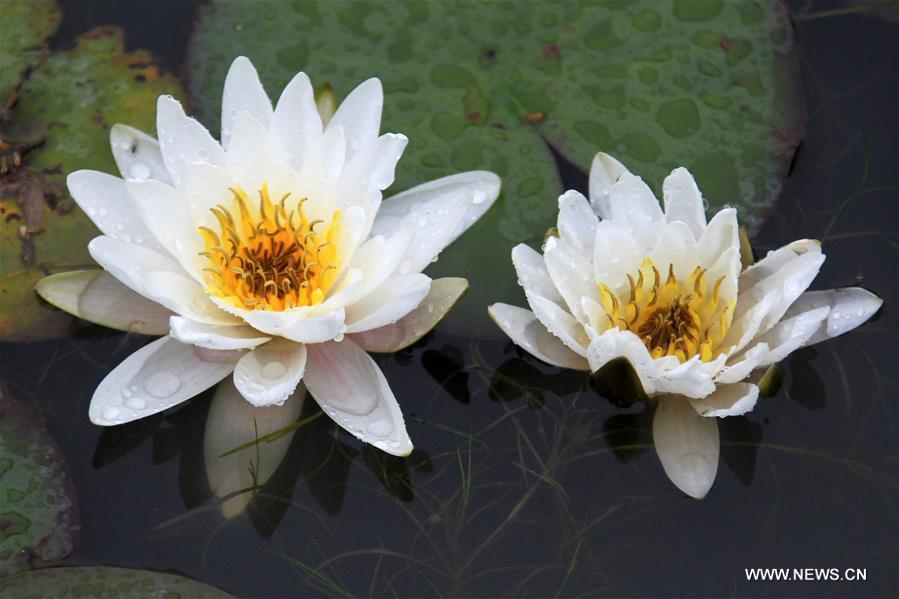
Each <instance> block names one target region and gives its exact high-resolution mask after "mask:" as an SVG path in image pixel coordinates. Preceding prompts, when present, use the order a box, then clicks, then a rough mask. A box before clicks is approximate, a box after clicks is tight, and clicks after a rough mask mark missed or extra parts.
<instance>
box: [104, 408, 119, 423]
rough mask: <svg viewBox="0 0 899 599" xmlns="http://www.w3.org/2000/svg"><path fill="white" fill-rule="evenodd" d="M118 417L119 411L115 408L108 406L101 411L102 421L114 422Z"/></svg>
mask: <svg viewBox="0 0 899 599" xmlns="http://www.w3.org/2000/svg"><path fill="white" fill-rule="evenodd" d="M118 416H119V409H118V408H116V407H115V406H110V407H108V408H106V409H105V410H103V419H104V420H115V419H116V418H118Z"/></svg>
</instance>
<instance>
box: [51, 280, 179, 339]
mask: <svg viewBox="0 0 899 599" xmlns="http://www.w3.org/2000/svg"><path fill="white" fill-rule="evenodd" d="M35 291H37V292H38V294H40V296H41V297H42V298H44V299H45V300H47V301H48V302H50V303H51V304H53V305H54V306H56V307H57V308H59V309H61V310H65V311H66V312H68V313H69V314H73V315H74V316H77V317H78V318H82V319H84V320H88V321H90V322H93V323H96V324H99V325H103V326H104V327H109V328H112V329H118V330H120V331H129V332H132V333H140V334H142V335H165V334H166V333H168V331H169V316H171V315H172V312H171V311H170V310H167V309H166V308H164V307H162V306H161V305H159V304H157V303H156V302H154V301H151V300H149V299H147V298H145V297H143V296H142V295H138V294H137V293H135V292H134V291H132V290H131V289H129V288H128V287H126V286H125V285H123V284H122V283H120V282H119V281H118V280H117V279H116V278H115V277H113V276H112V275H111V274H109V273H108V272H106V271H103V270H75V271H71V272H61V273H57V274H55V275H50V276H49V277H44V278H43V279H41V280H40V281H38V283H37V285H35Z"/></svg>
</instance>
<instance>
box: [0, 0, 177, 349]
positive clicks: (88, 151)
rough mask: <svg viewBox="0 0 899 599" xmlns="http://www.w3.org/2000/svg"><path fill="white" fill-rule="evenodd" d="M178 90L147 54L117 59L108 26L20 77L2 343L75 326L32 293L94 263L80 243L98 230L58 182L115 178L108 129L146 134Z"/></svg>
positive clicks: (10, 149)
mask: <svg viewBox="0 0 899 599" xmlns="http://www.w3.org/2000/svg"><path fill="white" fill-rule="evenodd" d="M26 4H31V3H26ZM38 6H43V3H40V4H38ZM4 8H5V5H4ZM4 19H6V12H5V11H4ZM30 23H31V21H28V20H25V21H22V22H20V23H19V26H20V27H23V28H27V27H29V24H30ZM10 27H11V26H10ZM179 90H180V88H179V86H178V83H177V82H176V80H175V79H174V78H173V77H172V76H171V75H168V74H165V73H163V72H161V71H160V69H159V67H157V66H156V65H155V64H154V62H153V59H152V57H151V56H150V55H149V54H148V53H147V52H144V51H141V50H138V51H135V52H125V47H124V43H123V38H122V32H121V31H120V30H119V29H116V28H113V27H101V28H97V29H94V30H91V31H89V32H87V33H85V34H84V35H82V36H81V37H80V38H79V39H78V41H77V42H76V44H75V47H74V48H73V49H72V50H69V51H65V52H56V53H54V54H51V55H50V56H48V57H47V58H46V60H44V61H43V62H41V63H40V64H39V65H38V66H37V67H36V68H35V69H33V70H32V71H31V72H30V73H29V74H28V77H27V79H26V80H25V81H24V82H23V84H22V87H21V90H20V94H19V97H18V102H17V103H16V104H15V106H14V107H13V109H12V110H11V111H10V114H9V115H8V116H9V123H8V124H7V125H5V126H4V127H3V136H4V139H3V141H5V142H6V144H8V146H7V147H6V148H5V149H4V152H5V153H6V155H7V156H12V154H13V153H14V152H17V153H18V154H19V155H20V156H21V158H22V160H21V165H20V166H14V167H13V168H12V169H11V171H10V172H9V173H7V174H5V175H3V177H2V178H0V215H2V219H0V227H2V236H0V255H2V256H3V260H2V261H0V297H3V302H2V303H0V339H2V340H4V341H31V340H36V339H46V338H51V337H56V336H59V335H62V334H65V333H67V332H69V331H71V329H72V328H73V326H74V324H75V320H74V319H73V318H72V317H71V316H69V315H68V314H65V313H63V312H60V311H56V310H52V309H51V308H49V307H47V305H46V304H44V303H42V302H41V300H39V298H38V297H37V296H36V295H35V293H34V284H35V283H36V282H37V281H38V280H39V279H40V278H41V277H43V276H44V275H47V274H51V273H54V272H60V271H65V270H72V269H77V268H85V267H90V266H93V261H92V260H91V258H90V256H89V255H88V252H87V242H88V241H89V240H90V239H91V238H92V237H94V236H95V235H97V234H98V231H97V230H96V228H94V226H93V224H91V222H90V221H89V220H88V218H87V216H86V215H84V214H83V213H82V212H81V210H80V209H79V208H78V207H77V206H76V205H75V203H74V202H73V201H72V200H71V199H70V198H69V197H68V194H67V192H66V189H65V177H66V175H67V174H68V173H70V172H72V171H75V170H78V169H83V168H89V169H96V170H100V171H104V172H108V173H115V172H117V171H116V166H115V162H114V161H113V158H112V153H111V151H110V149H109V128H110V126H111V125H113V124H115V123H118V122H126V123H128V124H130V125H132V126H135V127H138V128H142V129H145V130H150V131H152V130H153V129H154V123H155V115H156V97H157V96H158V95H160V94H163V93H173V94H177V93H178V92H179ZM9 164H12V162H11V161H10V162H9Z"/></svg>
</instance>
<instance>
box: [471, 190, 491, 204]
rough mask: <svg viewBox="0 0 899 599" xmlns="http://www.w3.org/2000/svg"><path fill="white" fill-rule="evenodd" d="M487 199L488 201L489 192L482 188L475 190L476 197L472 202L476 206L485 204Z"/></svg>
mask: <svg viewBox="0 0 899 599" xmlns="http://www.w3.org/2000/svg"><path fill="white" fill-rule="evenodd" d="M486 201H487V194H486V193H484V192H483V191H480V190H479V191H475V192H474V197H473V198H472V199H471V203H472V204H474V205H475V206H477V205H479V204H483V203H484V202H486Z"/></svg>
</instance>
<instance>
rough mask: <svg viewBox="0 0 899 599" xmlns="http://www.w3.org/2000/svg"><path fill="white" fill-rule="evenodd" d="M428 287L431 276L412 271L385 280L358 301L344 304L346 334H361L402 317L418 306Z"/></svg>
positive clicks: (429, 287)
mask: <svg viewBox="0 0 899 599" xmlns="http://www.w3.org/2000/svg"><path fill="white" fill-rule="evenodd" d="M430 289H431V279H430V277H428V276H426V275H423V274H420V273H412V274H407V275H396V276H393V277H390V278H389V279H387V280H386V281H385V282H384V283H382V284H381V286H379V287H378V288H377V289H375V290H374V291H372V292H371V293H369V294H368V295H366V296H365V297H364V298H362V299H361V300H359V301H357V302H355V303H353V304H352V305H350V306H347V309H346V322H347V329H346V332H347V333H360V332H362V331H369V330H371V329H376V328H379V327H383V326H386V325H390V324H393V323H395V322H396V321H398V320H399V319H401V318H403V317H404V316H406V315H407V314H409V312H411V311H412V310H414V309H415V308H417V307H418V305H419V304H420V303H421V302H422V300H423V299H424V298H425V296H426V295H428V292H429V291H430Z"/></svg>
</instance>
